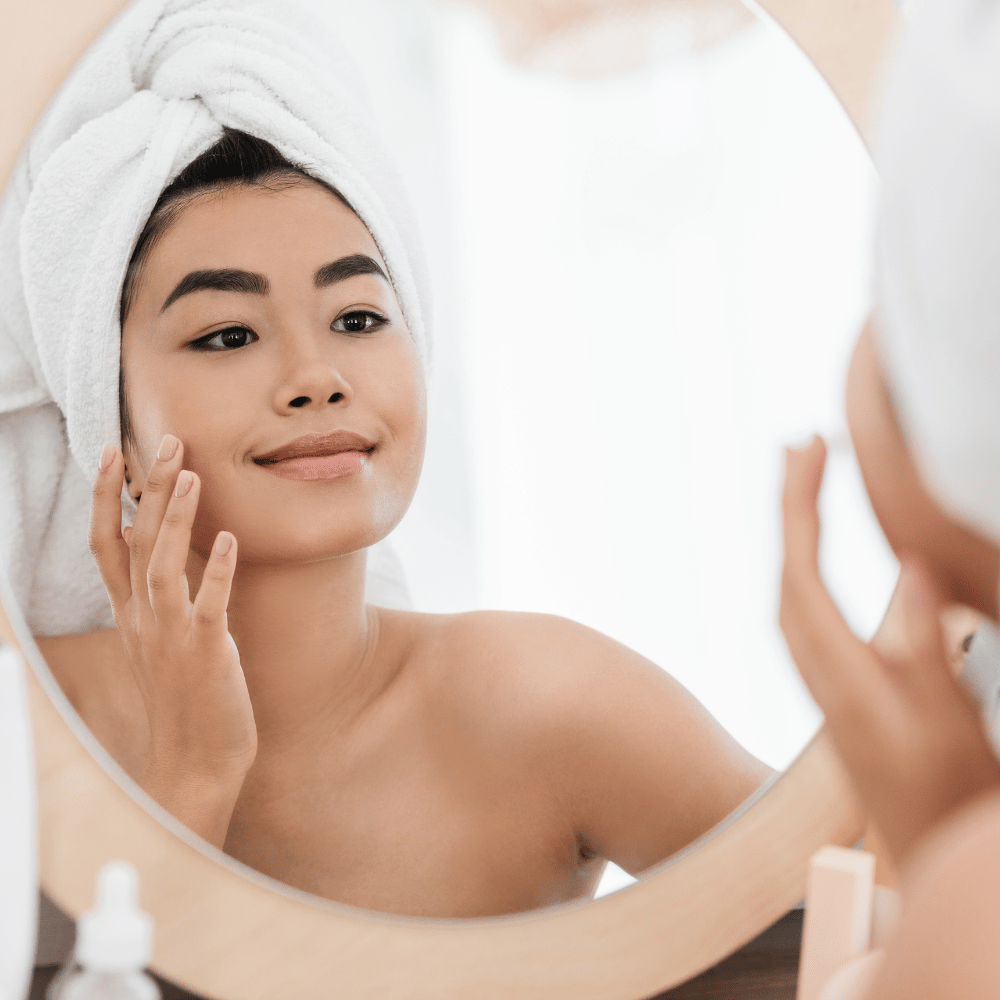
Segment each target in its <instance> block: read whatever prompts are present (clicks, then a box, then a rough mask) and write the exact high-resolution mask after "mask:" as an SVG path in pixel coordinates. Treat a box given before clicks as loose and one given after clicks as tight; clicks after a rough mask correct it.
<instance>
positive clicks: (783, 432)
mask: <svg viewBox="0 0 1000 1000" xmlns="http://www.w3.org/2000/svg"><path fill="white" fill-rule="evenodd" d="M312 2H314V3H318V4H321V5H322V6H323V7H324V9H326V10H328V11H329V12H330V14H331V16H332V17H333V18H334V19H335V22H336V23H337V24H338V26H339V28H340V31H341V34H342V35H343V36H344V37H345V38H346V39H347V40H348V41H349V43H350V44H351V45H352V47H353V48H354V51H355V53H356V55H357V56H358V58H359V62H360V64H361V66H362V68H363V71H364V72H365V75H366V76H367V77H368V79H369V84H370V86H371V88H372V92H373V98H374V100H375V103H376V107H377V109H378V111H379V114H380V116H381V118H382V122H383V126H384V129H385V131H386V134H387V137H388V139H389V141H390V143H391V144H392V145H393V146H394V147H395V149H396V151H397V154H398V155H399V157H400V160H401V163H402V165H403V168H404V172H405V174H406V176H407V179H408V182H409V184H410V187H411V190H412V192H413V195H414V198H415V200H416V202H417V207H418V211H419V213H420V215H421V218H422V222H423V225H424V229H425V232H426V235H427V237H428V242H429V246H430V252H431V258H432V267H433V271H434V274H435V278H436V284H437V296H438V303H437V304H438V311H437V322H436V332H435V347H434V372H433V378H432V382H431V412H430V443H429V449H428V455H427V461H426V465H425V473H424V477H423V480H422V483H421V487H420V490H419V492H418V495H417V497H416V499H415V501H414V504H413V507H412V508H411V511H410V513H409V514H408V515H407V517H406V519H405V520H404V522H403V524H402V525H401V526H400V527H399V529H397V531H396V532H395V535H394V537H395V540H396V543H397V545H398V548H399V550H400V552H401V554H402V556H403V558H404V561H405V563H406V566H407V570H408V573H409V576H410V580H411V586H412V590H413V593H414V597H415V600H416V604H417V606H418V608H420V609H422V610H428V611H453V610H465V609H470V608H477V607H489V608H513V609H522V610H537V611H547V612H555V613H558V614H562V615H566V616H567V617H570V618H574V619H576V620H579V621H582V622H585V623H586V624H588V625H591V626H593V627H594V628H597V629H600V630H601V631H603V632H605V633H607V634H609V635H612V636H614V637H615V638H617V639H619V640H621V641H622V642H625V643H626V644H628V645H629V646H631V647H633V648H635V649H636V650H638V651H640V652H641V653H643V654H644V655H646V656H647V657H649V658H650V659H652V660H654V661H655V662H656V663H658V664H660V665H661V666H662V667H663V668H664V669H666V670H669V671H670V672H671V673H672V674H673V675H674V676H675V677H677V678H678V679H679V680H680V681H681V682H682V683H684V684H685V685H686V686H687V687H688V688H689V689H690V690H691V691H692V692H693V693H694V694H695V695H696V696H697V697H698V698H699V699H700V700H701V701H702V702H703V703H704V704H705V705H706V706H707V707H708V708H709V709H710V710H711V711H712V712H713V714H714V715H715V716H716V717H717V718H718V719H719V720H720V721H721V722H722V723H723V724H724V725H725V726H726V727H727V728H728V729H729V730H730V731H731V732H732V733H733V734H734V735H735V736H736V737H737V739H739V740H740V741H741V742H742V743H743V744H744V745H745V746H746V747H747V748H748V749H750V750H751V751H752V752H753V753H755V754H757V755H758V756H759V757H761V758H762V759H764V760H766V761H767V762H768V763H770V764H772V765H773V766H776V767H783V766H785V765H786V764H787V763H788V762H789V761H790V760H791V759H792V757H794V755H795V754H796V753H797V752H798V751H799V750H800V749H801V748H802V746H803V745H804V744H805V742H806V740H807V739H808V738H809V736H810V735H811V734H812V732H813V731H814V730H815V727H816V725H817V721H818V715H817V712H816V710H815V707H814V706H813V705H812V703H811V701H810V700H809V698H808V696H807V695H806V694H805V692H804V689H803V687H802V685H801V683H800V682H799V680H798V678H797V675H796V674H795V672H794V668H793V667H792V665H791V663H790V660H789V657H788V655H787V652H786V651H785V648H784V644H783V641H782V639H781V636H780V633H779V631H778V628H777V624H776V616H777V599H778V572H779V567H780V535H779V527H780V525H779V494H780V480H781V465H782V455H781V448H782V447H783V446H784V445H786V444H789V443H792V442H795V441H798V440H801V439H803V438H805V437H806V436H808V435H809V434H810V433H812V432H813V431H817V430H818V431H820V432H821V433H823V434H824V435H825V436H827V439H828V441H830V442H831V443H832V444H833V445H834V449H833V451H832V454H831V460H830V463H829V471H828V481H827V484H826V487H825V491H824V498H823V513H824V529H825V533H824V541H823V548H822V559H823V563H824V568H825V571H826V575H827V579H828V581H829V583H830V586H831V589H832V591H833V592H834V595H835V596H836V598H837V599H838V602H839V604H840V606H841V608H842V609H843V611H844V613H845V614H846V616H847V617H848V620H849V621H850V622H851V624H852V625H853V626H854V627H855V629H856V630H857V631H859V633H861V634H863V635H868V634H870V633H871V632H872V631H873V630H874V628H875V627H876V625H877V623H878V620H879V618H880V616H881V613H882V611H883V609H884V607H885V604H886V602H887V600H888V596H889V593H890V591H891V588H892V584H893V582H894V579H895V572H896V565H895V562H894V560H893V558H892V556H891V553H889V551H888V550H887V548H886V546H885V544H884V542H883V541H882V539H881V535H880V533H879V531H878V529H877V526H876V525H875V523H874V519H873V518H872V516H871V513H870V511H869V509H868V505H867V501H866V500H865V498H864V494H863V491H862V489H861V487H860V483H859V481H858V477H857V472H856V469H855V467H854V464H853V459H852V458H851V455H850V450H849V445H848V443H847V438H846V432H845V429H844V424H843V418H842V409H843V407H842V391H843V382H844V376H845V372H846V363H847V358H848V354H849V351H850V347H851V345H852V343H853V340H854V338H855V337H856V335H857V332H858V330H859V328H860V325H861V323H862V321H863V318H864V316H865V315H866V313H867V311H868V309H869V308H870V304H871V302H870V296H871V291H870V286H871V276H870V254H869V242H870V236H871V226H872V217H873V211H874V203H875V195H876V185H875V177H874V173H873V170H872V168H871V166H870V163H869V160H868V157H867V154H866V153H865V151H864V149H863V147H862V145H861V143H860V140H859V139H858V138H857V136H856V135H855V133H854V131H853V129H852V127H851V125H850V124H849V122H848V121H847V119H846V116H845V115H844V113H843V112H842V110H841V109H840V107H839V105H837V103H836V101H835V100H834V98H833V97H832V95H831V94H830V93H829V91H828V90H827V89H826V87H825V85H824V84H823V82H822V80H821V79H820V78H819V77H818V74H816V72H815V71H814V70H813V68H812V67H811V65H810V64H809V62H808V61H807V60H806V59H805V57H804V56H803V55H802V54H801V53H799V52H798V50H796V49H795V47H794V46H793V45H792V43H791V42H789V41H788V40H787V39H786V38H785V37H784V35H783V34H782V33H781V32H780V31H779V30H778V29H776V28H774V27H772V26H770V25H768V24H765V23H759V24H757V25H755V26H753V27H751V28H749V29H747V30H746V31H743V32H741V33H740V34H739V35H737V36H735V37H733V38H731V39H729V40H728V41H726V42H723V43H721V44H720V45H718V46H716V47H714V48H713V49H711V50H710V51H708V52H707V53H704V54H696V53H695V52H694V51H693V50H692V48H691V46H690V44H689V38H688V37H687V36H686V35H685V33H684V31H683V30H682V29H675V30H673V31H669V32H666V33H665V34H664V37H663V38H662V39H660V40H659V42H660V44H658V46H657V50H658V51H659V52H661V53H662V58H661V59H659V60H657V61H655V62H654V63H653V64H650V65H648V66H646V67H645V68H644V69H642V70H640V71H632V72H629V73H625V74H620V75H616V76H611V77H605V78H601V79H589V80H581V79H572V78H569V77H565V76H557V75H553V74H546V73H542V72H533V71H529V70H526V69H523V68H517V67H514V66H512V65H510V64H508V63H506V62H505V61H504V60H503V59H502V57H501V56H500V54H499V52H498V50H497V47H496V44H495V40H494V38H493V36H492V33H491V29H490V26H489V24H488V23H487V22H486V21H485V20H484V19H482V18H480V17H478V16H476V15H474V14H472V13H470V12H468V11H464V10H461V9H458V8H452V7H449V6H438V5H436V4H434V3H433V2H431V0H365V2H364V3H363V4H362V3H361V2H360V0H312ZM613 884H615V883H614V876H610V877H609V880H608V881H607V882H606V883H605V886H604V888H608V887H609V886H611V885H613Z"/></svg>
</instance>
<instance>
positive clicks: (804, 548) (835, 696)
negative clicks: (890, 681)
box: [780, 438, 885, 718]
mask: <svg viewBox="0 0 1000 1000" xmlns="http://www.w3.org/2000/svg"><path fill="white" fill-rule="evenodd" d="M825 458H826V448H825V446H824V445H823V442H822V440H820V439H819V438H816V439H814V440H813V442H812V443H811V444H810V445H809V446H808V447H807V448H805V449H803V450H802V451H793V450H791V449H789V450H788V451H787V452H786V466H785V486H784V492H783V497H782V510H783V520H784V525H783V528H784V549H785V551H784V566H783V569H782V577H781V608H780V623H781V630H782V632H783V633H784V635H785V641H786V642H787V644H788V649H789V652H790V653H791V655H792V659H793V660H794V661H795V665H796V666H797V667H798V669H799V672H800V673H801V674H802V679H803V680H804V681H805V682H806V686H807V687H808V688H809V690H810V692H811V693H812V695H813V697H814V698H815V699H816V702H817V704H818V705H819V706H820V708H821V709H822V710H823V711H824V713H825V714H826V715H827V716H829V717H832V718H837V717H838V716H840V715H842V714H843V713H845V712H848V713H849V715H850V716H851V717H853V716H854V715H855V714H856V713H858V712H865V711H867V709H866V706H867V705H871V704H879V703H881V697H880V696H881V695H882V693H883V692H882V691H881V690H880V688H881V687H882V686H884V683H885V678H884V677H883V676H882V671H881V665H880V662H879V661H878V658H877V656H876V655H875V654H874V653H873V652H872V650H870V649H869V648H868V646H867V645H866V644H865V643H864V642H862V641H861V640H860V639H858V637H857V636H855V635H854V633H853V632H851V630H850V627H849V626H848V625H847V622H845V621H844V618H843V616H842V615H841V614H840V611H839V610H838V609H837V606H836V604H834V602H833V599H832V598H831V597H830V594H829V592H828V591H827V589H826V586H825V585H824V583H823V579H822V577H821V576H820V572H819V562H818V559H819V512H818V508H817V504H818V499H819V488H820V484H821V482H822V478H823V465H824V461H825Z"/></svg>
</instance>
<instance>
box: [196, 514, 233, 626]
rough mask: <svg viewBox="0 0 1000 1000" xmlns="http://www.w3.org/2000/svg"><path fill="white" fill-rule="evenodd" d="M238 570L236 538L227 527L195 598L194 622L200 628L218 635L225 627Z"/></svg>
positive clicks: (218, 536)
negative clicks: (230, 595) (231, 592)
mask: <svg viewBox="0 0 1000 1000" xmlns="http://www.w3.org/2000/svg"><path fill="white" fill-rule="evenodd" d="M235 572H236V538H235V536H233V535H232V534H230V533H229V532H228V531H220V532H219V534H218V535H217V536H216V538H215V544H214V545H213V546H212V553H211V555H210V556H209V558H208V563H207V564H206V566H205V572H204V574H203V576H202V578H201V586H200V587H199V588H198V596H197V597H195V599H194V626H195V628H196V629H198V630H199V631H200V632H202V633H204V634H207V635H210V636H218V635H219V634H221V633H222V632H223V631H225V630H226V627H227V626H226V609H227V608H228V607H229V592H230V590H231V589H232V585H233V574H234V573H235Z"/></svg>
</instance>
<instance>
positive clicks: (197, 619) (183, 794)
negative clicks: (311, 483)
mask: <svg viewBox="0 0 1000 1000" xmlns="http://www.w3.org/2000/svg"><path fill="white" fill-rule="evenodd" d="M183 459H184V446H183V445H182V444H181V442H180V441H178V439H177V438H175V437H173V436H172V435H169V434H168V435H167V436H166V437H165V438H164V439H163V442H162V444H161V445H160V451H159V454H158V457H157V460H156V462H155V463H154V464H153V467H152V469H151V470H150V472H149V477H148V478H147V480H146V483H145V485H144V486H143V490H142V497H141V500H140V503H139V511H138V514H137V515H136V519H135V525H134V526H133V527H132V528H131V529H129V528H126V529H125V531H124V532H123V531H122V528H121V517H122V508H121V491H122V486H123V483H124V478H125V460H124V457H123V456H122V453H121V451H119V450H118V449H117V448H115V447H114V446H112V445H106V446H105V449H104V453H103V454H102V456H101V467H100V470H99V472H98V474H97V480H96V483H95V485H94V494H93V504H92V507H91V519H90V548H91V551H92V552H93V553H94V556H95V558H96V559H97V565H98V567H99V568H100V572H101V577H102V579H103V580H104V585H105V587H107V590H108V594H109V596H110V598H111V605H112V608H113V610H114V616H115V622H116V624H117V626H118V630H119V632H120V633H121V637H122V641H123V642H124V645H125V649H126V651H127V653H128V656H129V660H130V662H131V665H132V671H133V673H134V676H135V680H136V683H137V685H138V687H139V691H140V693H141V695H142V699H143V703H144V705H145V708H146V714H147V716H148V721H149V731H150V749H149V755H148V760H147V761H146V763H145V767H144V768H143V773H142V775H141V776H140V778H139V781H140V784H141V785H142V786H143V788H144V789H145V790H146V791H147V792H148V793H149V794H150V795H151V796H152V797H153V798H154V799H156V800H157V801H158V802H159V803H160V804H161V805H162V806H164V807H165V808H166V809H167V810H168V811H170V812H171V813H173V815H175V816H176V817H177V818H178V819H180V820H181V821H182V822H184V823H185V824H186V825H187V826H188V827H190V828H191V829H193V830H195V832H197V833H199V834H201V835H202V836H204V837H205V838H206V839H208V840H211V841H212V842H213V843H215V844H216V846H219V847H221V846H222V844H223V843H224V841H225V834H226V830H227V829H228V826H229V820H230V817H231V815H232V810H233V807H234V805H235V803H236V798H237V796H238V795H239V791H240V788H241V787H242V785H243V780H244V778H245V777H246V774H247V771H249V769H250V766H251V765H252V764H253V761H254V757H255V756H256V752H257V730H256V726H255V723H254V717H253V708H252V706H251V704H250V696H249V693H248V691H247V685H246V680H245V678H244V676H243V670H242V667H241V665H240V656H239V651H238V650H237V648H236V643H235V642H234V641H233V638H232V636H231V635H230V634H229V628H228V624H227V614H226V609H227V607H228V604H229V592H230V588H231V586H232V581H233V573H234V570H235V567H236V539H235V538H234V537H233V536H232V535H231V534H230V533H229V532H226V531H220V532H219V534H218V536H217V537H216V539H215V542H214V545H213V547H212V552H211V554H210V555H209V558H208V562H207V565H206V566H205V571H204V575H203V577H202V580H201V585H200V587H199V588H198V593H197V595H196V597H195V599H194V600H193V601H192V600H191V595H190V591H189V587H188V578H187V574H186V569H187V564H188V556H189V548H190V544H191V529H192V525H193V524H194V518H195V512H196V511H197V509H198V498H199V492H200V485H201V484H200V481H199V479H198V476H196V475H195V474H194V473H193V472H190V471H188V470H185V469H183Z"/></svg>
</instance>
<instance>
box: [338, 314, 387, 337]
mask: <svg viewBox="0 0 1000 1000" xmlns="http://www.w3.org/2000/svg"><path fill="white" fill-rule="evenodd" d="M385 323H386V319H385V317H383V316H379V314H378V313H373V312H365V311H363V310H361V311H358V312H349V313H344V315H343V316H341V317H340V319H337V320H334V322H333V329H334V330H336V331H337V332H338V333H371V331H372V330H377V329H378V328H379V327H380V326H383V325H384V324H385Z"/></svg>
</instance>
